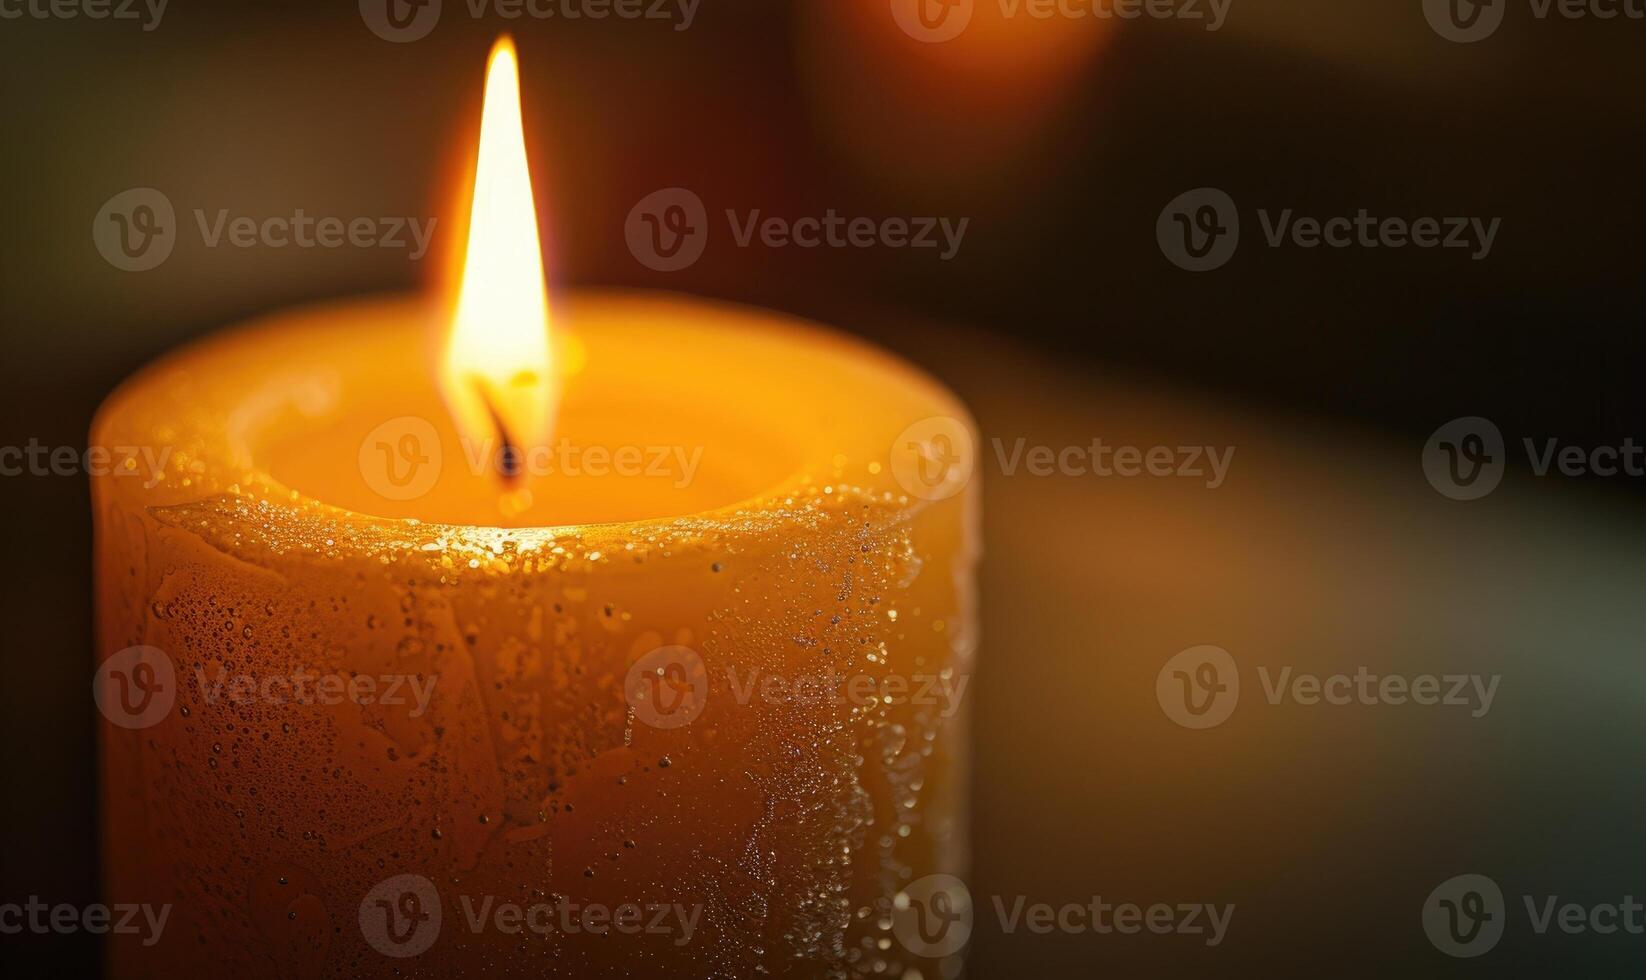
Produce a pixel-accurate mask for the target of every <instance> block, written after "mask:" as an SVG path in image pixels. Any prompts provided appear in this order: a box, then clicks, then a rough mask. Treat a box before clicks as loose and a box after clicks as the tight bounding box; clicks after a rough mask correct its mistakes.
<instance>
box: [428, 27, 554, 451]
mask: <svg viewBox="0 0 1646 980" xmlns="http://www.w3.org/2000/svg"><path fill="white" fill-rule="evenodd" d="M549 351H550V347H549V310H548V293H547V288H546V287H545V285H544V281H543V251H542V247H541V246H540V245H539V243H538V240H537V208H536V204H535V202H534V201H533V199H532V185H531V172H530V169H529V168H528V167H527V164H526V137H525V132H524V128H523V126H522V123H521V115H520V71H519V63H518V61H517V59H516V57H515V50H514V43H513V42H512V41H510V40H509V39H508V38H507V37H503V38H499V39H498V41H497V44H496V45H495V46H493V48H492V53H491V58H490V59H489V61H488V63H487V66H486V97H485V103H484V108H483V109H482V112H481V119H480V149H479V156H478V158H477V161H476V165H475V176H474V199H473V203H472V205H471V206H470V210H469V230H468V247H467V250H466V251H465V253H464V260H463V277H462V285H461V286H460V287H459V290H458V297H457V311H456V315H455V316H454V318H453V320H452V325H451V333H450V334H449V336H448V337H447V341H446V347H445V353H444V356H443V357H442V360H441V366H440V384H441V390H442V392H443V393H444V395H445V400H446V403H447V405H448V407H449V408H450V410H451V412H452V415H453V419H454V421H455V422H456V424H457V428H458V430H459V432H461V433H462V435H463V436H464V437H465V438H466V439H469V440H472V441H473V442H474V443H475V444H477V445H479V444H484V443H485V442H486V441H487V440H490V442H491V444H492V446H493V447H495V448H497V449H501V448H505V447H513V448H515V449H521V448H525V447H531V446H540V445H543V444H545V443H547V442H548V439H549V434H550V430H551V428H552V426H553V422H554V411H555V401H556V398H557V392H556V384H555V378H554V373H553V370H552V365H551V364H550V352H549Z"/></svg>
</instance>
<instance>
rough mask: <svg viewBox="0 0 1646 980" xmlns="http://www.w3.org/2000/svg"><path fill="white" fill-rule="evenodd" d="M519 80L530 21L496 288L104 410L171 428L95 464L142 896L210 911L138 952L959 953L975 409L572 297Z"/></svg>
mask: <svg viewBox="0 0 1646 980" xmlns="http://www.w3.org/2000/svg"><path fill="white" fill-rule="evenodd" d="M517 100H518V95H517V82H516V79H515V62H514V54H513V51H512V49H511V48H510V47H509V46H508V45H507V43H500V45H499V47H498V49H497V50H496V51H495V52H494V54H493V58H492V62H491V65H490V67H489V70H488V81H487V91H486V99H485V109H484V114H483V121H482V126H481V143H480V150H479V153H478V156H477V164H476V174H475V190H474V198H473V205H472V210H471V221H470V225H469V228H468V248H467V255H466V262H465V269H464V276H463V280H462V284H461V287H460V288H459V290H458V292H457V296H456V298H455V301H454V302H442V301H439V300H429V299H424V298H419V297H398V298H389V299H382V300H370V301H357V302H350V303H342V304H338V305H332V306H326V307H322V308H318V309H308V310H299V311H296V312H290V313H285V314H279V315H274V316H269V317H267V318H265V319H262V320H260V321H258V322H256V323H253V324H250V325H247V326H244V327H242V328H239V329H236V330H232V331H228V332H225V333H224V334H221V335H219V336H214V337H211V338H208V339H206V340H204V341H201V342H199V343H196V344H195V345H193V346H191V347H189V348H187V349H185V350H183V351H180V352H178V353H175V354H173V355H171V356H169V357H167V358H166V359H164V360H163V361H161V362H159V363H157V364H155V365H153V366H151V367H150V368H148V369H147V370H145V371H143V372H141V373H140V374H138V375H137V376H136V377H134V378H132V379H131V380H129V381H128V382H127V383H126V384H124V385H123V386H122V387H121V388H120V389H119V390H118V391H116V392H115V393H114V394H113V395H112V396H111V397H110V398H109V399H108V401H107V402H106V404H105V405H104V406H103V408H102V410H101V411H100V413H99V414H98V417H97V419H96V422H95V423H94V428H93V434H92V441H93V444H95V445H105V446H165V447H169V448H170V450H171V451H170V453H169V455H168V456H167V457H166V465H165V469H164V472H163V474H162V475H161V476H160V477H159V478H158V479H145V480H129V479H120V478H119V476H118V475H117V474H116V475H110V476H107V477H102V478H98V479H96V480H95V482H94V487H93V489H94V509H95V519H96V527H97V554H96V562H97V593H98V610H99V633H98V638H99V661H100V665H99V669H98V671H97V674H96V681H95V684H94V691H95V693H96V695H97V699H98V703H99V705H100V707H101V708H102V710H103V714H104V716H105V717H106V718H107V723H106V724H105V725H104V726H103V733H102V748H103V770H104V780H103V784H104V803H105V806H104V828H105V858H106V865H107V876H106V877H107V888H108V890H109V892H110V893H111V897H112V898H113V899H114V900H115V901H119V902H140V903H141V902H147V903H151V904H157V905H158V904H170V905H171V906H172V909H171V912H170V917H169V919H168V924H167V927H166V929H165V931H164V933H163V934H162V936H161V937H160V939H159V941H158V942H155V943H153V944H152V945H145V944H143V943H142V942H139V941H137V939H135V938H128V937H123V936H120V937H115V939H114V941H113V943H112V947H111V965H112V967H113V972H114V973H115V974H116V975H119V976H175V975H182V974H183V973H184V972H185V971H191V970H192V971H203V970H207V969H210V970H212V971H213V972H226V973H231V974H234V975H245V976H277V975H281V976H291V975H339V976H341V975H391V974H392V975H419V976H454V975H458V974H459V973H462V972H465V971H466V972H470V973H478V972H479V971H481V970H484V971H485V972H486V973H487V974H488V975H498V976H519V975H533V976H544V975H552V976H595V975H618V974H621V975H623V976H631V977H643V976H658V977H663V976H668V977H691V976H721V975H730V976H749V975H754V974H756V973H762V972H763V973H767V974H771V975H777V976H806V977H812V976H824V975H828V974H829V973H830V972H831V971H839V972H840V973H841V975H846V974H848V973H849V974H853V975H855V974H863V975H888V976H904V975H921V976H926V977H937V976H947V975H952V974H953V972H954V971H955V970H956V969H957V968H958V960H957V959H956V958H955V955H954V954H955V953H956V950H954V949H952V948H949V947H950V946H952V945H953V944H942V943H936V944H930V943H928V944H922V943H919V942H915V943H906V942H902V941H900V940H899V939H898V936H899V935H900V934H902V933H905V932H907V930H903V929H898V928H894V927H895V926H896V925H897V921H896V920H897V919H898V917H899V916H900V915H905V914H907V913H908V912H909V911H910V897H909V895H908V894H907V892H906V889H910V888H919V887H921V883H922V882H929V881H930V880H931V876H933V875H943V874H964V869H965V854H966V850H965V848H966V841H965V824H964V808H963V798H964V794H965V783H964V777H965V754H966V753H965V725H964V719H965V716H966V715H965V710H964V708H965V705H964V693H965V688H966V684H967V682H968V681H969V679H970V671H971V662H972V652H973V646H974V637H975V628H974V627H975V610H974V596H973V573H974V565H975V562H976V560H977V549H978V545H977V541H978V537H977V528H976V523H977V487H976V481H975V480H971V479H969V478H968V477H969V474H970V466H969V451H970V447H971V446H972V445H974V444H975V443H974V438H973V434H972V431H971V426H970V423H969V421H967V419H968V417H967V415H966V413H965V411H964V409H963V407H962V406H960V405H959V404H958V403H957V402H956V401H955V399H954V398H953V397H952V396H951V395H949V394H948V393H947V392H946V391H945V390H944V389H942V388H941V387H940V386H938V385H937V384H935V383H933V382H932V381H930V380H929V379H927V378H926V377H924V376H923V375H921V374H920V373H919V372H917V371H915V370H913V369H911V368H910V367H908V366H906V365H905V364H902V363H900V362H898V361H897V360H895V359H893V358H891V357H889V356H887V355H885V354H882V353H880V352H878V351H876V350H874V349H872V348H870V347H868V346H867V345H865V344H862V343H860V342H857V341H855V340H852V339H849V338H847V337H845V336H843V335H841V334H838V333H835V332H831V331H828V330H825V329H823V328H820V327H816V326H812V325H808V324H805V323H800V322H796V321H793V320H790V319H786V318H783V317H780V316H776V315H772V314H767V313H763V312H759V311H754V310H748V309H740V308H732V307H728V306H722V305H715V304H710V303H705V302H698V301H694V300H688V299H684V298H680V297H674V296H666V295H645V294H632V293H631V294H622V293H577V294H572V295H568V296H557V297H555V302H554V303H553V304H550V303H549V302H548V300H547V296H546V293H545V290H544V287H543V273H542V268H541V262H540V258H539V255H540V252H539V246H538V243H537V239H536V225H535V219H534V218H533V216H532V203H531V196H530V195H531V188H530V181H529V178H528V177H527V176H526V175H527V169H526V159H525V149H524V141H523V137H522V134H521V132H520V128H521V125H520V113H519V107H518V101H517ZM928 890H929V888H928ZM922 895H924V893H922ZM917 904H918V903H917ZM915 911H917V912H922V913H923V912H924V911H925V909H924V907H920V908H917V909H915ZM940 911H944V912H946V913H949V912H952V906H951V905H945V906H944V909H942V910H940ZM911 947H912V948H911ZM910 970H913V971H916V972H915V973H914V974H908V973H907V972H906V971H910Z"/></svg>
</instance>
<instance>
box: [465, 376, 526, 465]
mask: <svg viewBox="0 0 1646 980" xmlns="http://www.w3.org/2000/svg"><path fill="white" fill-rule="evenodd" d="M474 387H475V391H476V393H477V394H479V396H480V403H481V404H483V405H485V406H486V414H488V415H490V416H491V418H492V428H494V429H496V430H497V440H498V442H499V443H500V447H499V451H498V456H497V471H498V472H499V473H500V474H502V476H503V482H504V483H506V484H513V483H514V482H515V481H517V480H518V479H520V471H521V469H522V467H521V465H520V464H521V454H520V446H519V445H518V444H517V443H516V442H515V441H514V438H513V437H512V436H510V435H509V427H508V425H507V424H505V423H504V421H503V416H502V415H500V414H498V411H497V406H496V405H494V404H493V403H492V400H491V397H490V394H489V392H488V391H487V387H486V382H485V381H484V380H482V379H479V378H476V379H475V384H474Z"/></svg>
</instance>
